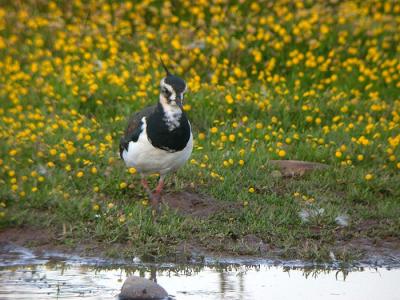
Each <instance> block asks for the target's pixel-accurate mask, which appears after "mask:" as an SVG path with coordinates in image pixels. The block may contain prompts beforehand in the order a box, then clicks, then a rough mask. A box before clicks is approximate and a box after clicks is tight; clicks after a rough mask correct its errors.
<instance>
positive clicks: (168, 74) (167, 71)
mask: <svg viewBox="0 0 400 300" xmlns="http://www.w3.org/2000/svg"><path fill="white" fill-rule="evenodd" d="M160 61H161V64H162V66H163V68H164V70H165V73H167V77H168V76H171V75H172V74H171V73H170V72H169V70H168V68H167V66H166V65H165V64H164V61H163V60H162V58H161V56H160Z"/></svg>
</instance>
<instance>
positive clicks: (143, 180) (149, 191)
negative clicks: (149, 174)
mask: <svg viewBox="0 0 400 300" xmlns="http://www.w3.org/2000/svg"><path fill="white" fill-rule="evenodd" d="M140 182H141V183H142V185H143V187H144V189H145V191H146V192H147V194H149V197H150V199H152V198H153V193H152V192H151V190H150V187H149V183H148V182H147V180H146V178H144V177H142V180H141V181H140Z"/></svg>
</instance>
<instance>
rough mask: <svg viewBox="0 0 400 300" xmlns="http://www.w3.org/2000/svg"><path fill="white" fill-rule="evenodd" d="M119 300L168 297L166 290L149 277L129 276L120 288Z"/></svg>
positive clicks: (145, 299) (153, 299) (144, 299)
mask: <svg viewBox="0 0 400 300" xmlns="http://www.w3.org/2000/svg"><path fill="white" fill-rule="evenodd" d="M119 299H121V300H137V299H141V300H147V299H149V300H150V299H151V300H156V299H168V293H167V291H166V290H165V289H164V288H163V287H161V286H160V285H158V284H157V283H155V282H154V281H151V280H149V279H146V278H143V277H139V276H130V277H128V278H127V279H126V280H125V282H124V284H123V285H122V288H121V293H120V294H119Z"/></svg>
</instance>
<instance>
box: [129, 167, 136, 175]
mask: <svg viewBox="0 0 400 300" xmlns="http://www.w3.org/2000/svg"><path fill="white" fill-rule="evenodd" d="M128 171H129V173H131V174H135V173H136V169H135V168H133V167H131V168H129V169H128Z"/></svg>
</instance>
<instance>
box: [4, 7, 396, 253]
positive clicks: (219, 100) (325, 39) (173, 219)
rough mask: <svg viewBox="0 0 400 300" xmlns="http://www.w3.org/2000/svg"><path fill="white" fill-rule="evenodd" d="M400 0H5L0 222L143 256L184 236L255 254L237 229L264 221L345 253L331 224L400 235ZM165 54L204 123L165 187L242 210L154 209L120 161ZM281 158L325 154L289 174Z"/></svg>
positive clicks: (278, 231)
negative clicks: (122, 141)
mask: <svg viewBox="0 0 400 300" xmlns="http://www.w3.org/2000/svg"><path fill="white" fill-rule="evenodd" d="M168 3H169V4H168ZM399 13H400V5H399V4H396V3H395V2H390V1H383V2H379V3H376V2H373V1H363V2H362V3H358V2H356V1H355V2H352V1H348V2H343V3H342V2H338V3H335V2H332V3H326V2H325V1H322V2H320V1H308V2H307V3H305V4H302V2H296V3H291V4H290V5H287V4H286V2H285V1H265V3H263V4H257V3H256V2H254V3H247V2H246V3H241V2H236V1H232V3H230V4H229V5H228V4H224V3H219V4H217V3H213V4H211V3H208V2H205V3H201V2H199V4H196V5H191V4H189V2H188V1H182V5H175V2H174V1H171V2H168V1H167V2H165V3H164V4H162V3H159V2H157V1H155V2H151V3H146V2H143V3H141V4H134V2H132V3H131V2H129V1H118V2H112V1H91V2H88V3H81V2H79V1H73V2H71V4H66V3H62V2H59V1H54V2H48V3H47V2H45V1H27V2H25V3H19V2H18V3H14V2H13V1H8V2H7V1H6V2H5V3H4V4H3V5H2V7H1V8H0V75H1V76H0V86H1V89H0V154H1V156H0V175H1V177H0V226H1V228H7V227H14V226H34V227H39V228H51V230H53V231H54V232H56V233H58V234H59V235H60V241H61V242H63V243H65V244H67V245H74V244H79V243H83V242H85V241H89V240H93V241H97V242H100V243H104V244H106V245H117V244H124V245H127V247H126V248H125V250H124V251H125V252H124V253H123V255H126V256H130V255H139V256H147V257H148V256H152V257H166V256H169V257H170V255H171V254H172V255H173V254H174V253H176V251H178V250H177V249H179V247H180V246H181V245H182V242H183V241H187V242H189V243H193V244H194V245H195V246H197V247H200V248H205V249H207V250H210V251H216V252H218V251H220V252H223V253H229V254H255V255H257V254H258V255H259V254H260V253H259V252H258V250H257V249H255V248H254V247H249V248H243V247H242V246H241V245H242V244H243V243H244V244H246V242H243V241H245V240H246V237H248V236H253V235H254V236H256V237H257V238H259V239H260V240H262V241H263V242H264V243H265V244H268V245H269V246H270V247H271V248H272V249H279V254H280V255H281V256H284V257H290V258H303V259H318V260H325V259H328V258H329V253H330V252H331V251H334V252H336V256H337V257H338V258H341V259H343V260H347V259H351V258H353V257H354V255H353V253H354V252H353V250H352V247H349V248H348V249H346V247H341V248H337V245H338V241H340V242H343V243H346V241H349V243H350V244H351V241H353V240H356V239H359V238H366V239H369V240H371V241H375V242H376V241H381V240H386V239H395V240H399V232H400V221H399V218H398V216H399V215H400V204H399V199H400V186H399V184H398V182H400V172H399V170H400V160H399V157H400V150H399V144H400V129H399V124H400V112H399V111H400V99H399V94H400V93H399V92H400V62H399V57H398V53H399V50H400V49H399V45H400V43H399V39H400V32H399V29H398V28H399V26H398V24H397V23H398V18H399ZM244 24H246V25H244ZM158 56H162V57H163V59H164V60H165V61H167V62H168V65H169V66H170V69H171V70H173V72H174V73H175V74H177V75H180V76H182V77H183V78H185V79H186V80H187V82H188V84H189V94H188V95H187V100H186V105H185V109H186V111H187V113H188V116H189V118H190V120H191V123H192V126H193V131H194V135H195V147H194V151H193V154H192V157H191V160H190V162H188V163H187V164H186V166H185V167H184V168H182V169H181V170H180V171H179V172H178V173H177V175H176V176H175V177H172V176H171V177H170V178H169V180H168V183H167V193H171V192H175V191H182V190H190V191H192V192H195V193H200V194H203V195H207V196H210V197H213V198H214V199H216V201H217V202H218V203H223V204H224V205H226V206H227V207H228V206H229V205H234V206H233V207H235V209H227V210H221V211H215V213H214V214H210V215H209V216H207V217H205V218H193V217H191V216H188V215H181V214H179V213H177V212H175V211H174V210H172V209H168V208H166V209H164V211H163V213H162V215H161V216H160V218H159V219H158V221H157V222H156V223H153V222H152V218H151V211H150V209H149V207H148V199H147V198H146V197H147V196H146V194H145V193H144V191H143V190H142V188H141V187H140V184H139V176H138V175H137V174H131V173H130V172H129V170H127V169H126V168H125V167H124V165H123V163H122V162H121V161H120V160H119V157H118V142H119V138H120V136H121V135H122V132H123V130H124V128H125V126H126V118H127V117H128V116H129V115H130V114H131V113H133V112H134V111H136V110H138V109H141V108H143V107H145V106H146V105H149V104H153V103H155V102H156V101H157V95H158V84H159V81H160V79H161V78H162V76H163V73H162V68H161V66H160V64H159V60H158ZM271 159H296V160H306V161H315V162H322V163H325V164H328V165H329V168H328V169H327V170H320V171H315V172H313V173H311V174H307V175H305V176H302V177H296V178H284V177H280V176H274V174H275V175H276V172H275V173H274V172H273V171H274V170H273V168H272V167H271V166H270V165H269V164H268V161H269V160H271ZM131 171H132V172H133V170H131ZM155 182H156V177H153V178H152V184H153V185H154V184H155ZM216 207H217V206H216ZM321 209H323V213H321V214H312V216H311V217H310V218H309V219H308V220H307V221H306V222H304V221H303V220H302V219H301V217H300V215H299V213H300V212H302V211H303V212H304V211H308V212H311V213H312V212H315V211H318V210H321ZM321 211H322V210H321ZM341 215H345V216H347V217H348V219H349V226H347V227H344V228H342V227H340V226H338V224H337V222H336V221H335V219H336V218H337V217H338V216H341ZM355 247H356V246H355V245H353V248H355ZM115 252H116V251H115V249H114V248H113V247H112V246H111V247H110V250H109V253H110V255H111V254H112V253H114V255H115Z"/></svg>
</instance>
